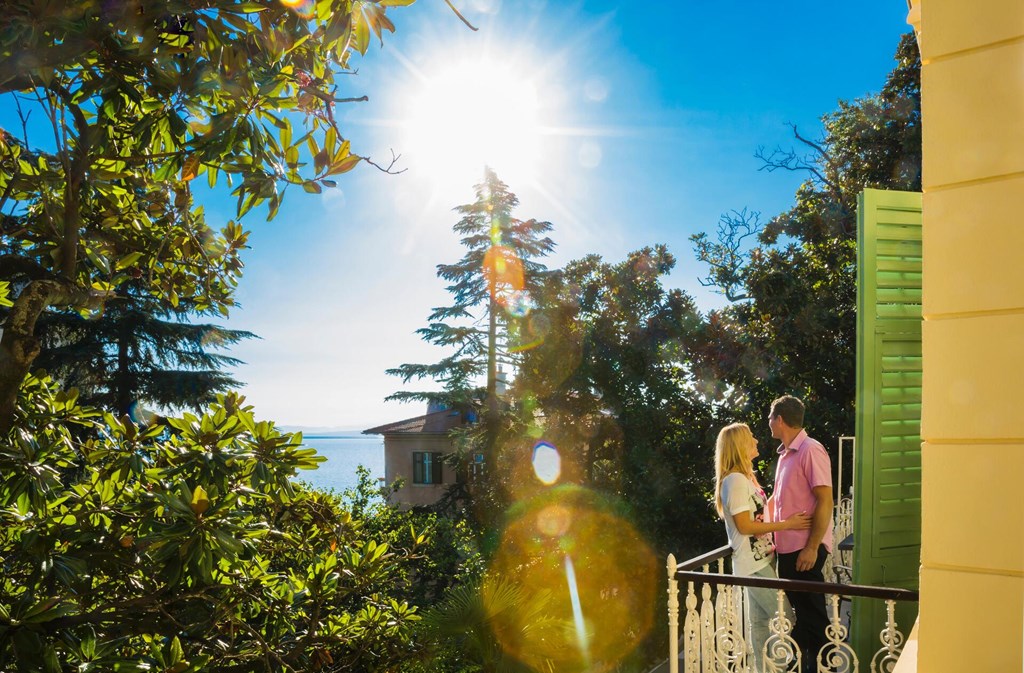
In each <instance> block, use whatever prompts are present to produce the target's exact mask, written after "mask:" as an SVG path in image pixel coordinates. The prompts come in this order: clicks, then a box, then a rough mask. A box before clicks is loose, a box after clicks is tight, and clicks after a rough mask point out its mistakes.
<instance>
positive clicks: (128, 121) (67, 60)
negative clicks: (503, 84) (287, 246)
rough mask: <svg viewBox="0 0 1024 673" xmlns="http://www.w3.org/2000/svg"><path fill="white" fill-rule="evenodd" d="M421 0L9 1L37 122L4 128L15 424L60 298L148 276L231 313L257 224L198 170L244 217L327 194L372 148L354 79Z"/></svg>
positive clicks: (0, 195)
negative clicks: (228, 212) (216, 198)
mask: <svg viewBox="0 0 1024 673" xmlns="http://www.w3.org/2000/svg"><path fill="white" fill-rule="evenodd" d="M411 2H412V0H354V1H352V2H350V1H349V0H310V1H309V2H306V3H301V4H300V5H299V7H298V8H290V7H289V6H287V5H286V3H282V2H278V1H277V0H208V1H206V2H202V3H187V2H173V3H168V2H166V1H165V0H134V1H133V2H106V1H103V0H83V1H81V2H73V3H39V2H35V1H34V0H11V1H10V2H6V3H4V11H3V13H2V14H0V54H2V59H0V96H3V97H4V98H5V103H6V104H8V105H10V106H11V108H17V109H18V110H19V112H20V114H21V117H22V121H23V123H22V128H20V129H0V213H3V215H2V216H0V280H4V281H13V282H14V283H15V285H12V287H16V289H17V292H16V293H14V296H13V306H12V308H11V311H10V313H9V315H8V316H7V319H6V321H5V324H4V331H3V336H2V338H0V431H6V430H7V429H8V428H9V427H10V424H11V419H12V417H13V413H14V404H15V397H16V395H17V389H18V386H19V385H20V383H21V381H22V379H23V378H24V376H25V375H26V374H27V372H28V371H29V369H30V368H31V366H32V363H33V360H34V359H35V357H36V355H37V354H38V352H39V344H38V341H37V340H36V338H35V336H34V328H35V323H36V320H37V319H38V317H39V315H40V314H41V313H42V312H43V311H44V310H45V309H46V308H47V307H48V306H61V307H71V308H74V309H76V310H80V311H92V310H96V309H97V308H98V307H99V306H100V305H101V304H102V303H103V301H104V300H105V299H106V298H107V297H109V296H110V295H111V294H112V293H113V292H115V291H116V289H117V288H118V287H119V286H120V285H121V284H123V283H124V282H126V281H129V280H137V281H141V282H142V283H143V284H144V286H145V288H146V289H147V290H149V291H150V292H153V293H155V294H158V295H160V296H162V297H164V298H166V299H167V300H168V301H170V302H171V303H172V304H177V302H178V301H179V300H181V299H192V300H193V301H194V302H195V306H196V308H197V309H198V310H200V311H206V310H214V311H220V312H221V313H226V311H227V309H228V307H229V306H231V304H232V293H233V290H234V287H235V285H236V283H237V280H238V276H239V274H240V272H241V266H242V265H241V261H240V259H239V252H240V251H241V250H242V249H243V248H244V247H245V246H246V241H247V233H246V232H245V231H244V230H243V228H242V226H241V225H240V224H239V223H238V222H236V221H229V222H227V223H224V224H223V225H222V226H221V225H211V224H208V223H207V221H206V217H205V214H204V211H203V207H202V206H201V205H199V204H197V203H196V202H195V200H194V197H193V190H192V188H191V181H192V180H194V179H196V178H202V177H205V178H206V179H207V182H208V183H209V184H210V185H215V184H217V183H218V181H220V180H222V179H224V180H226V181H227V183H228V185H229V186H231V187H232V188H233V192H232V193H233V194H234V195H236V196H237V197H238V202H237V211H238V215H239V216H241V215H243V214H244V213H246V212H247V211H248V210H250V209H251V208H253V207H254V206H257V205H259V204H261V203H266V204H267V205H268V217H273V215H274V214H275V213H276V212H277V210H278V207H279V206H280V203H281V198H282V196H283V194H284V191H285V190H286V189H287V188H288V187H289V186H298V187H301V188H302V189H304V190H306V191H311V192H319V191H321V190H322V189H323V187H325V186H332V185H333V184H334V177H335V176H336V175H338V174H341V173H345V172H347V171H349V170H351V169H352V168H353V167H354V166H355V165H356V164H357V163H359V162H360V161H368V159H366V158H365V157H361V156H359V155H358V154H357V153H355V152H354V151H353V149H352V148H351V146H350V144H349V142H348V141H347V140H345V139H344V134H343V132H342V129H341V128H340V127H339V126H338V124H337V122H336V118H335V114H334V107H335V104H336V103H337V102H344V101H347V100H352V98H351V97H347V98H346V97H343V95H342V94H343V91H339V89H341V86H342V82H343V81H344V80H343V79H342V78H340V77H339V75H340V74H341V73H347V72H350V71H351V68H350V60H351V59H352V55H353V54H359V53H364V52H365V51H366V50H367V48H368V47H369V45H370V43H371V39H372V37H373V36H376V37H378V38H379V37H380V36H381V33H382V31H384V30H393V29H394V26H393V24H392V23H391V21H390V19H388V18H387V16H386V14H385V12H386V9H387V7H389V6H392V5H407V4H410V3H411ZM349 81H351V80H349ZM33 114H34V116H33ZM30 122H31V123H30ZM385 168H386V167H385Z"/></svg>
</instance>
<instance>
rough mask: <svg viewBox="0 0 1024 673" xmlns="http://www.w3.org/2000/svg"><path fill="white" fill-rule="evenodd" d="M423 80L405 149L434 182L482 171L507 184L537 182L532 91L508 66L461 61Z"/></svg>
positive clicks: (473, 176)
mask: <svg viewBox="0 0 1024 673" xmlns="http://www.w3.org/2000/svg"><path fill="white" fill-rule="evenodd" d="M444 68H445V69H443V70H442V71H439V72H436V73H427V74H426V77H425V78H424V79H423V80H422V86H421V88H420V91H419V92H418V93H416V94H414V95H413V97H412V99H411V101H410V108H409V110H407V111H406V114H407V122H406V124H405V127H406V133H407V137H406V139H405V143H404V147H405V150H406V152H407V156H408V157H409V158H410V160H411V161H412V162H415V163H416V164H418V165H421V166H429V167H430V168H431V171H436V172H437V173H436V175H437V176H438V178H443V179H444V180H445V181H446V182H447V181H450V180H452V179H453V178H454V179H456V180H464V179H468V180H470V181H471V180H473V179H476V178H478V177H479V175H480V170H481V169H482V167H483V166H485V165H488V166H491V167H492V168H494V169H495V170H496V171H497V172H498V174H499V175H500V176H501V177H502V179H503V180H505V181H506V182H508V181H510V180H514V181H524V180H536V179H537V175H536V173H537V171H538V170H539V168H540V159H541V149H542V143H541V126H540V119H539V117H540V114H539V111H540V105H539V100H538V95H537V90H536V86H535V84H534V83H533V82H531V81H530V79H529V78H527V77H526V76H525V75H524V73H523V72H520V71H518V70H517V69H516V68H515V67H514V66H513V65H511V64H498V63H493V62H489V61H487V60H465V61H462V62H460V63H455V64H452V65H449V66H444Z"/></svg>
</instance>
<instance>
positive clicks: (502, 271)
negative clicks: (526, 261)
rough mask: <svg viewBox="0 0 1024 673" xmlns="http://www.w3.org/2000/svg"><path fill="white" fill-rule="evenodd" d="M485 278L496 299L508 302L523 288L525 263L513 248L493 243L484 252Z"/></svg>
mask: <svg viewBox="0 0 1024 673" xmlns="http://www.w3.org/2000/svg"><path fill="white" fill-rule="evenodd" d="M484 278H485V279H487V287H488V288H489V289H490V291H491V295H492V296H493V297H494V298H495V300H497V301H498V303H500V304H506V303H507V300H508V298H509V297H510V296H512V295H513V294H514V293H516V292H521V291H522V289H523V263H522V262H521V261H519V257H518V256H517V255H516V253H515V251H514V250H512V249H511V248H507V247H505V246H503V245H493V246H491V247H490V248H489V249H488V250H487V252H486V254H484Z"/></svg>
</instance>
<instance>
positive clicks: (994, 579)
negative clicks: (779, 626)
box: [917, 0, 1024, 672]
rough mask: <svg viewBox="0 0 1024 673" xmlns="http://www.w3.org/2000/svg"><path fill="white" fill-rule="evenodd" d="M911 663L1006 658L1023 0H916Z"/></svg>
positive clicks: (1013, 507)
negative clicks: (915, 607) (920, 229)
mask: <svg viewBox="0 0 1024 673" xmlns="http://www.w3.org/2000/svg"><path fill="white" fill-rule="evenodd" d="M920 4H921V33H920V44H921V52H922V59H923V69H922V86H923V88H922V109H923V116H924V128H923V132H924V173H923V183H924V241H923V245H924V294H923V312H924V325H923V335H922V336H923V354H924V380H923V401H922V420H921V437H922V441H923V444H922V468H923V484H922V503H923V504H922V547H921V609H920V618H919V638H920V640H919V657H918V667H917V670H918V671H929V672H930V671H954V670H957V671H959V670H970V671H979V672H982V671H999V672H1003V671H1020V670H1022V633H1024V623H1022V621H1024V493H1022V488H1021V485H1022V480H1024V221H1022V217H1024V215H1022V214H1024V2H1022V1H1021V0H971V1H970V2H966V1H965V0H923V2H921V3H920Z"/></svg>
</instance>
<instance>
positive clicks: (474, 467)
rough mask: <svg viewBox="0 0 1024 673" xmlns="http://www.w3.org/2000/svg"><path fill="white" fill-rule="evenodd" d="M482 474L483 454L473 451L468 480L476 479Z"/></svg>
mask: <svg viewBox="0 0 1024 673" xmlns="http://www.w3.org/2000/svg"><path fill="white" fill-rule="evenodd" d="M483 476H484V454H482V453H474V454H473V462H472V463H470V465H469V479H470V481H474V482H475V481H478V480H480V479H482V478H483Z"/></svg>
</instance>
